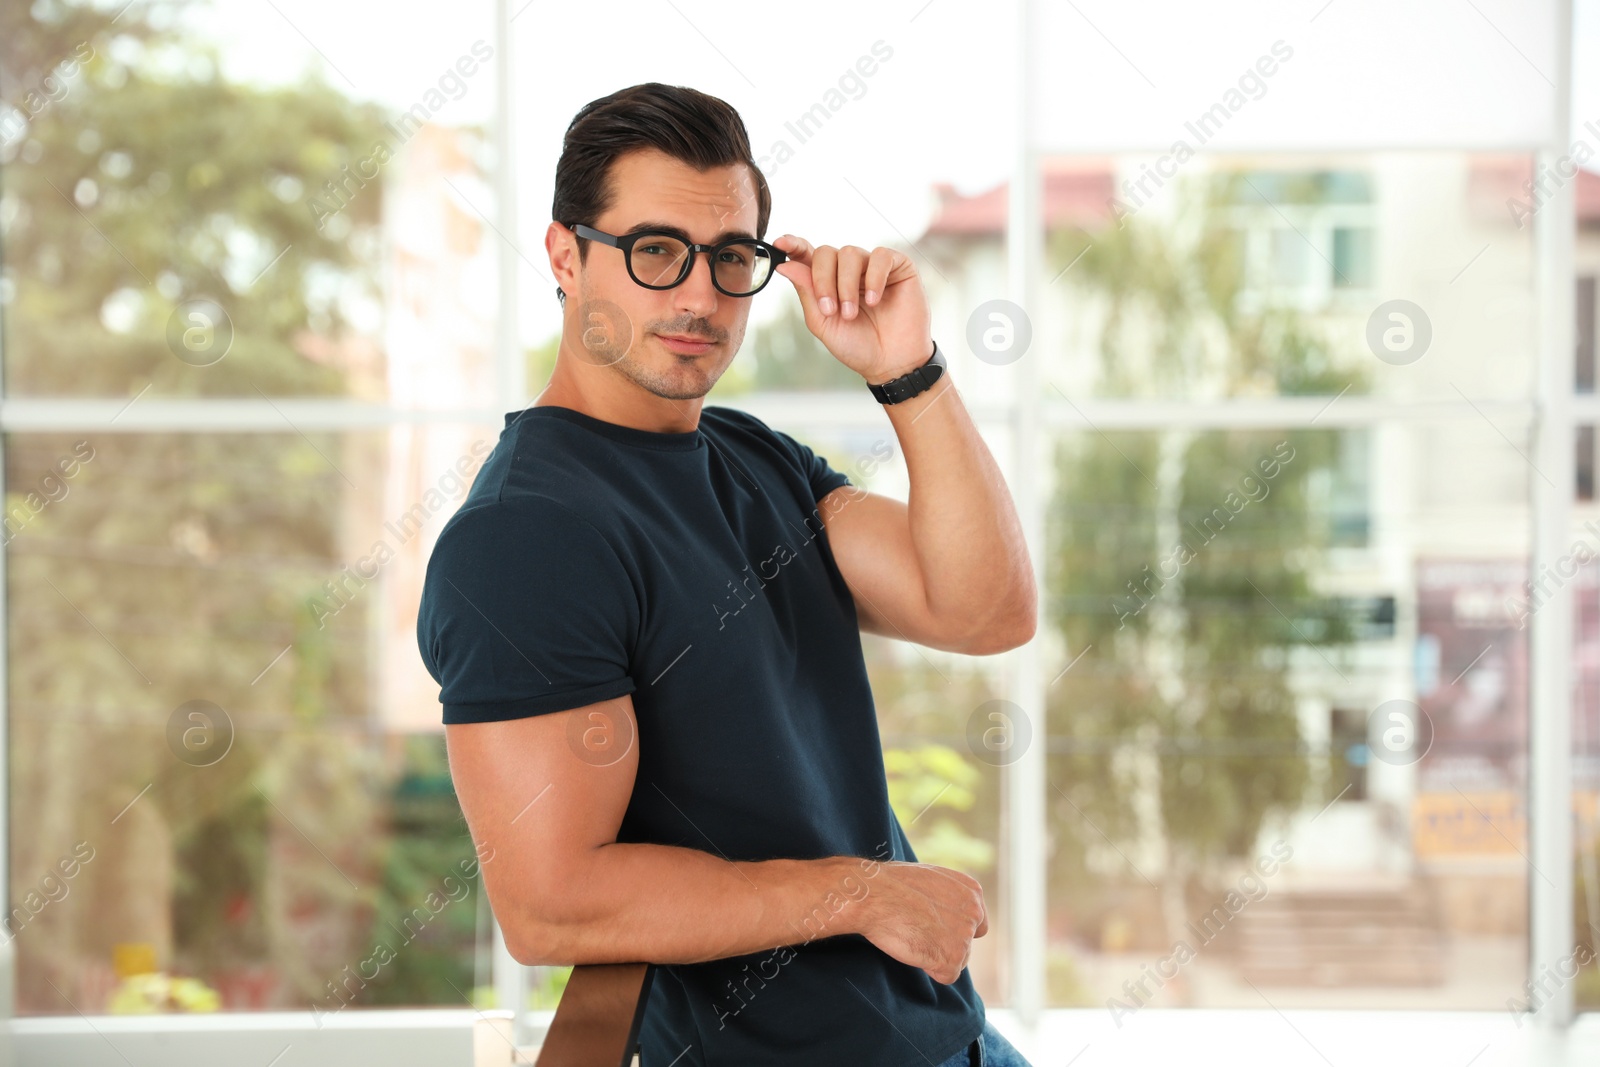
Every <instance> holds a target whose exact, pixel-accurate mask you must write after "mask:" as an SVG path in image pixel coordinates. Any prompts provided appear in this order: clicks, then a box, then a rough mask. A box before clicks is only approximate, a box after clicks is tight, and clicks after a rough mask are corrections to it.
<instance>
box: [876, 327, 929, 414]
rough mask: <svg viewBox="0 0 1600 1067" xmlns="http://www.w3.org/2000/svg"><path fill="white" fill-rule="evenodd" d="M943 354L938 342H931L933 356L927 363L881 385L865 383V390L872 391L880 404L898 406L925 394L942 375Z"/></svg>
mask: <svg viewBox="0 0 1600 1067" xmlns="http://www.w3.org/2000/svg"><path fill="white" fill-rule="evenodd" d="M944 368H945V361H944V353H943V352H941V351H939V342H938V341H935V342H933V355H931V356H929V357H928V362H926V363H924V364H923V365H922V366H920V367H918V368H916V369H915V370H912V371H908V372H906V373H905V374H902V375H900V377H898V378H890V379H889V380H888V381H886V382H884V383H883V384H882V385H873V384H872V383H871V382H868V383H867V388H868V389H871V390H872V395H873V396H874V397H876V398H877V401H878V403H880V404H898V403H900V402H901V401H902V400H910V399H911V398H912V397H914V396H916V395H918V394H919V393H923V392H926V391H927V390H929V389H931V388H932V387H933V383H934V382H936V381H938V380H939V376H940V375H942V374H943V373H944Z"/></svg>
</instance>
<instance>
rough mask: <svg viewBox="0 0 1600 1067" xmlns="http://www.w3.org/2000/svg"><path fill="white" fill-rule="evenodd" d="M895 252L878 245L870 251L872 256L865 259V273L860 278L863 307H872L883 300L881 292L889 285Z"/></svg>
mask: <svg viewBox="0 0 1600 1067" xmlns="http://www.w3.org/2000/svg"><path fill="white" fill-rule="evenodd" d="M894 257H895V251H894V249H892V248H884V247H883V246H882V245H879V246H878V247H877V248H874V249H873V250H872V255H871V256H869V257H868V259H867V272H866V274H865V275H864V276H863V278H862V282H861V284H862V286H863V287H864V288H865V289H866V292H864V293H863V294H862V295H861V303H862V306H863V307H872V306H874V305H875V304H877V302H878V301H879V300H882V299H883V290H884V287H885V286H886V285H888V284H889V271H890V269H891V268H893V267H894Z"/></svg>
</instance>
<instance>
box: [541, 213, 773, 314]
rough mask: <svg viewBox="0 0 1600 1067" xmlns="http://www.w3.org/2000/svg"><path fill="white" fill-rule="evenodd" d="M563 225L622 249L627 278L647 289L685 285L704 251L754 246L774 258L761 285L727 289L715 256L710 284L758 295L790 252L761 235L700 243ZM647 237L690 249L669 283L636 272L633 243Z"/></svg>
mask: <svg viewBox="0 0 1600 1067" xmlns="http://www.w3.org/2000/svg"><path fill="white" fill-rule="evenodd" d="M562 225H564V226H566V228H567V229H569V230H571V231H572V232H573V233H575V234H577V235H578V236H579V237H584V238H587V239H588V240H591V241H598V242H599V243H600V244H603V245H609V246H610V247H612V248H619V249H621V250H622V263H623V265H624V266H625V267H627V268H628V277H630V278H632V279H633V280H634V281H635V282H637V283H638V284H639V285H642V286H644V287H645V288H646V289H676V288H677V287H678V286H680V285H682V284H683V283H684V280H685V279H687V278H688V277H689V272H690V271H692V270H694V261H695V257H696V256H698V255H699V254H700V253H701V252H704V253H706V255H707V256H715V255H717V254H718V253H720V252H721V251H722V250H723V249H725V248H732V247H733V246H734V245H744V246H749V245H755V246H757V247H758V248H760V249H762V250H763V251H765V252H766V254H767V255H768V256H770V257H771V258H772V269H771V270H769V271H768V272H767V276H766V277H765V278H763V279H761V284H760V285H758V286H756V287H755V288H754V289H752V290H750V291H749V292H748V293H730V292H728V290H726V289H724V288H723V287H722V283H721V282H719V281H717V267H716V264H717V261H716V260H715V259H710V260H708V262H709V263H710V264H711V284H712V285H714V286H716V287H717V292H719V293H721V294H723V295H724V296H731V297H734V298H742V297H747V296H755V295H756V294H757V293H759V292H760V291H761V290H763V289H765V288H766V287H767V283H768V282H770V281H772V279H773V276H774V275H776V274H777V273H778V264H780V263H783V262H785V261H787V260H788V258H789V255H788V253H786V252H785V251H784V250H783V249H781V248H779V247H777V246H776V245H774V244H771V243H769V242H767V241H763V240H762V239H761V238H759V237H730V238H728V239H727V240H726V241H719V242H718V243H717V244H714V245H697V244H695V243H694V242H693V241H690V240H687V239H686V238H684V237H682V236H680V235H678V234H675V233H669V232H667V231H666V230H635V231H634V232H632V233H624V234H614V233H606V232H605V231H604V230H597V229H595V228H594V227H593V226H585V225H584V224H583V223H581V222H575V223H574V222H567V223H562ZM644 237H670V238H672V239H673V240H674V241H682V242H683V243H684V245H685V246H686V247H687V248H688V249H689V254H688V255H687V256H685V257H684V261H683V270H682V271H681V272H680V273H679V274H678V277H677V278H676V279H675V280H674V281H672V282H670V283H669V284H667V285H651V284H650V283H649V282H646V281H641V280H640V279H639V276H638V275H637V274H635V273H634V272H633V246H634V245H635V244H636V243H638V241H639V240H640V238H644Z"/></svg>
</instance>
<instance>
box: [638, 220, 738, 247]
mask: <svg viewBox="0 0 1600 1067" xmlns="http://www.w3.org/2000/svg"><path fill="white" fill-rule="evenodd" d="M640 230H653V231H656V232H658V233H670V234H671V235H672V236H674V237H677V238H680V239H682V240H683V241H684V242H685V243H687V244H694V243H695V241H694V239H693V238H691V237H690V236H689V234H688V231H686V230H684V229H682V228H680V227H678V226H674V225H672V224H671V223H670V222H655V221H650V220H646V221H644V222H637V223H634V224H633V225H632V226H630V227H628V228H627V229H626V230H624V231H623V232H624V233H638V232H639V231H640ZM735 237H742V238H744V239H745V240H747V241H754V240H758V238H757V237H756V235H755V234H753V233H750V232H749V231H748V230H723V231H722V232H721V233H719V234H717V235H716V236H715V237H713V238H712V239H711V240H709V241H707V242H706V243H707V244H713V245H714V244H721V243H722V242H723V241H729V240H732V239H733V238H735Z"/></svg>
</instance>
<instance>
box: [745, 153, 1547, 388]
mask: <svg viewBox="0 0 1600 1067" xmlns="http://www.w3.org/2000/svg"><path fill="white" fill-rule="evenodd" d="M1529 174H1530V164H1529V160H1528V159H1527V158H1526V157H1524V156H1501V155H1486V154H1472V153H1435V154H1427V155H1416V154H1408V153H1398V152H1396V153H1371V154H1365V155H1342V154H1341V155H1333V154H1330V155H1328V156H1326V157H1323V158H1319V159H1316V160H1313V161H1308V162H1307V163H1305V164H1303V165H1299V166H1293V165H1290V164H1289V163H1287V162H1285V163H1283V164H1278V165H1274V166H1270V167H1267V166H1263V165H1262V164H1261V161H1260V159H1259V158H1258V157H1234V156H1229V155H1226V154H1223V155H1205V156H1202V157H1196V158H1194V159H1192V160H1188V161H1186V162H1182V163H1181V164H1180V165H1176V166H1173V161H1172V160H1171V159H1170V158H1165V157H1163V158H1160V159H1152V158H1151V157H1147V156H1136V155H1123V156H1112V157H1108V158H1088V157H1083V158H1077V157H1062V158H1056V159H1052V160H1047V161H1046V163H1045V165H1044V175H1043V182H1044V203H1043V212H1044V215H1045V224H1046V234H1045V245H1046V257H1045V259H1046V261H1045V264H1044V269H1043V271H1042V280H1041V283H1040V286H1039V290H1038V294H1037V297H1036V306H1031V307H1027V308H1016V307H1013V306H1011V305H1008V304H1006V302H1005V301H1004V300H1003V296H1004V294H1005V292H1006V284H1007V283H1006V258H1005V251H1004V248H1005V227H1006V214H1005V204H1006V197H1005V196H1004V195H1003V194H1004V192H1005V187H1004V186H999V187H997V188H996V189H988V190H983V191H981V192H977V193H973V194H971V195H960V194H956V193H953V192H952V191H950V190H948V189H945V190H943V191H942V193H941V197H940V200H939V203H938V206H937V208H936V210H935V214H934V218H933V220H932V221H931V222H930V224H929V226H928V228H927V229H926V231H925V232H924V234H923V235H922V236H921V237H920V238H918V241H917V243H918V245H919V246H920V247H921V248H922V249H923V250H924V251H925V252H926V254H927V255H929V256H930V257H933V258H934V259H935V260H936V262H937V263H938V265H939V271H938V274H936V275H935V274H933V273H932V272H929V285H930V293H931V300H932V302H933V319H934V334H935V336H936V337H939V338H941V339H946V340H948V339H953V340H950V343H948V344H947V345H945V347H946V349H947V353H948V354H949V355H950V359H951V363H952V373H953V374H954V376H955V377H956V379H957V380H959V381H961V382H962V383H963V385H962V389H963V392H964V393H965V394H966V395H968V396H969V397H971V398H974V399H980V400H1003V399H1005V398H1007V397H1008V396H1009V394H1010V390H1011V388H1012V383H1013V381H1014V377H1013V376H1012V374H1011V373H1010V371H1009V369H1008V368H1009V367H1010V366H1011V364H1013V363H1014V362H1015V360H1016V359H1019V358H1022V357H1023V356H1025V355H1031V356H1036V357H1037V358H1040V359H1044V360H1046V361H1047V362H1046V366H1047V367H1048V371H1047V372H1046V374H1045V375H1044V377H1045V381H1046V383H1047V384H1046V390H1047V395H1049V396H1051V397H1052V398H1054V399H1055V400H1056V402H1058V403H1059V402H1060V397H1059V396H1058V395H1057V391H1058V390H1059V392H1060V393H1063V394H1065V395H1067V396H1069V397H1071V398H1072V399H1073V400H1074V401H1079V400H1082V399H1084V398H1093V397H1103V398H1149V399H1163V400H1171V399H1180V400H1192V399H1194V398H1195V397H1197V396H1204V397H1207V398H1210V397H1261V396H1273V395H1278V396H1304V395H1317V394H1321V395H1327V396H1330V397H1331V396H1333V395H1335V394H1340V393H1341V392H1345V393H1347V394H1348V395H1349V396H1352V397H1355V396H1374V397H1392V398H1406V399H1420V398H1425V399H1438V400H1448V401H1450V402H1453V403H1456V404H1459V403H1461V397H1462V395H1463V394H1465V395H1466V396H1468V397H1470V398H1472V399H1473V400H1474V401H1476V402H1480V403H1481V402H1482V401H1484V400H1492V401H1494V402H1496V403H1504V402H1506V401H1513V400H1519V399H1527V398H1529V397H1530V396H1531V392H1530V390H1531V383H1532V377H1531V372H1530V370H1529V368H1530V367H1531V366H1532V365H1533V364H1532V357H1533V348H1532V345H1533V343H1534V341H1535V339H1536V338H1537V336H1538V331H1537V330H1536V329H1535V325H1536V324H1535V321H1534V305H1533V273H1532V262H1533V260H1532V244H1531V240H1532V237H1531V235H1532V227H1530V226H1526V225H1523V226H1519V225H1518V224H1517V221H1516V220H1515V219H1514V218H1513V217H1512V216H1511V214H1510V213H1509V212H1508V211H1507V210H1506V202H1507V199H1508V198H1511V197H1515V196H1517V195H1519V190H1520V188H1521V183H1522V182H1523V181H1525V180H1527V178H1528V177H1529ZM1161 175H1171V177H1170V178H1163V177H1161ZM997 309H1005V310H1006V316H1005V321H1001V320H998V319H996V318H995V315H996V313H997ZM1397 314H1398V315H1400V316H1401V317H1400V318H1399V319H1397V318H1395V316H1396V315H1397ZM941 343H943V341H942V342H941ZM774 347H775V348H776V347H778V346H776V345H775V346H774ZM1446 353H1448V355H1446ZM1202 354H1203V355H1204V357H1205V358H1200V357H1201V355H1202Z"/></svg>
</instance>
